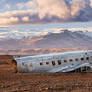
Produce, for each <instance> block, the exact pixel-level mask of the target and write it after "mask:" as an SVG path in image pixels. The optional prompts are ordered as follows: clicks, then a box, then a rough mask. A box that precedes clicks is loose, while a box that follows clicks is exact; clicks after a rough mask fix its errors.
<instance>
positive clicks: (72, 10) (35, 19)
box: [0, 0, 92, 26]
mask: <svg viewBox="0 0 92 92" xmlns="http://www.w3.org/2000/svg"><path fill="white" fill-rule="evenodd" d="M6 6H7V8H10V7H11V6H9V5H8V4H7V5H6ZM17 7H19V8H20V10H14V11H8V12H3V13H0V21H1V22H0V26H7V25H8V26H11V25H24V24H32V25H33V24H46V23H63V22H76V21H80V22H84V21H85V22H87V21H92V0H72V1H69V2H68V1H66V0H33V1H32V0H30V1H28V2H26V3H17ZM30 7H31V8H30ZM33 7H35V8H34V9H32V8H33ZM21 8H26V9H27V10H23V9H21Z"/></svg>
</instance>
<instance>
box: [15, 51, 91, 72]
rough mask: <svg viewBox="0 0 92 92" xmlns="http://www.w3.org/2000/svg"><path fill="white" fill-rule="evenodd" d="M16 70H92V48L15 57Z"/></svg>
mask: <svg viewBox="0 0 92 92" xmlns="http://www.w3.org/2000/svg"><path fill="white" fill-rule="evenodd" d="M14 61H15V62H14V64H15V66H16V67H15V68H16V72H21V73H30V72H43V73H45V72H46V73H57V72H72V71H75V72H91V70H92V50H89V51H72V52H64V53H54V54H43V55H37V56H24V57H22V56H21V57H14Z"/></svg>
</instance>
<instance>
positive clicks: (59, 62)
mask: <svg viewBox="0 0 92 92" xmlns="http://www.w3.org/2000/svg"><path fill="white" fill-rule="evenodd" d="M79 60H81V61H84V60H85V59H84V58H80V59H78V58H75V61H79ZM86 60H87V61H88V60H89V57H86ZM69 61H70V62H73V59H69ZM63 62H65V63H67V62H68V60H63ZM57 63H58V65H61V64H62V60H57ZM55 64H56V63H55V61H54V60H52V65H53V66H54V65H55ZM40 65H43V62H40ZM46 65H49V61H47V62H46Z"/></svg>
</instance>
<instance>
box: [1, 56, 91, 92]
mask: <svg viewBox="0 0 92 92" xmlns="http://www.w3.org/2000/svg"><path fill="white" fill-rule="evenodd" d="M14 69H15V68H14V67H13V64H12V56H0V92H92V74H91V73H77V74H76V73H55V74H39V73H38V74H37V73H36V74H35V73H14V72H15V70H14Z"/></svg>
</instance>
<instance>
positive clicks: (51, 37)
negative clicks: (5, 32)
mask: <svg viewBox="0 0 92 92" xmlns="http://www.w3.org/2000/svg"><path fill="white" fill-rule="evenodd" d="M80 47H81V48H86V49H92V32H88V31H85V32H83V31H74V32H72V31H68V30H63V31H62V30H61V33H50V34H48V35H45V36H40V37H34V38H31V37H26V38H22V39H12V38H8V39H2V40H0V49H3V50H5V49H8V50H20V51H21V50H23V49H26V50H27V49H31V50H32V49H33V50H34V49H35V48H44V49H46V50H50V49H53V48H66V49H68V48H80ZM29 52H30V51H29ZM39 53H40V52H39Z"/></svg>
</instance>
